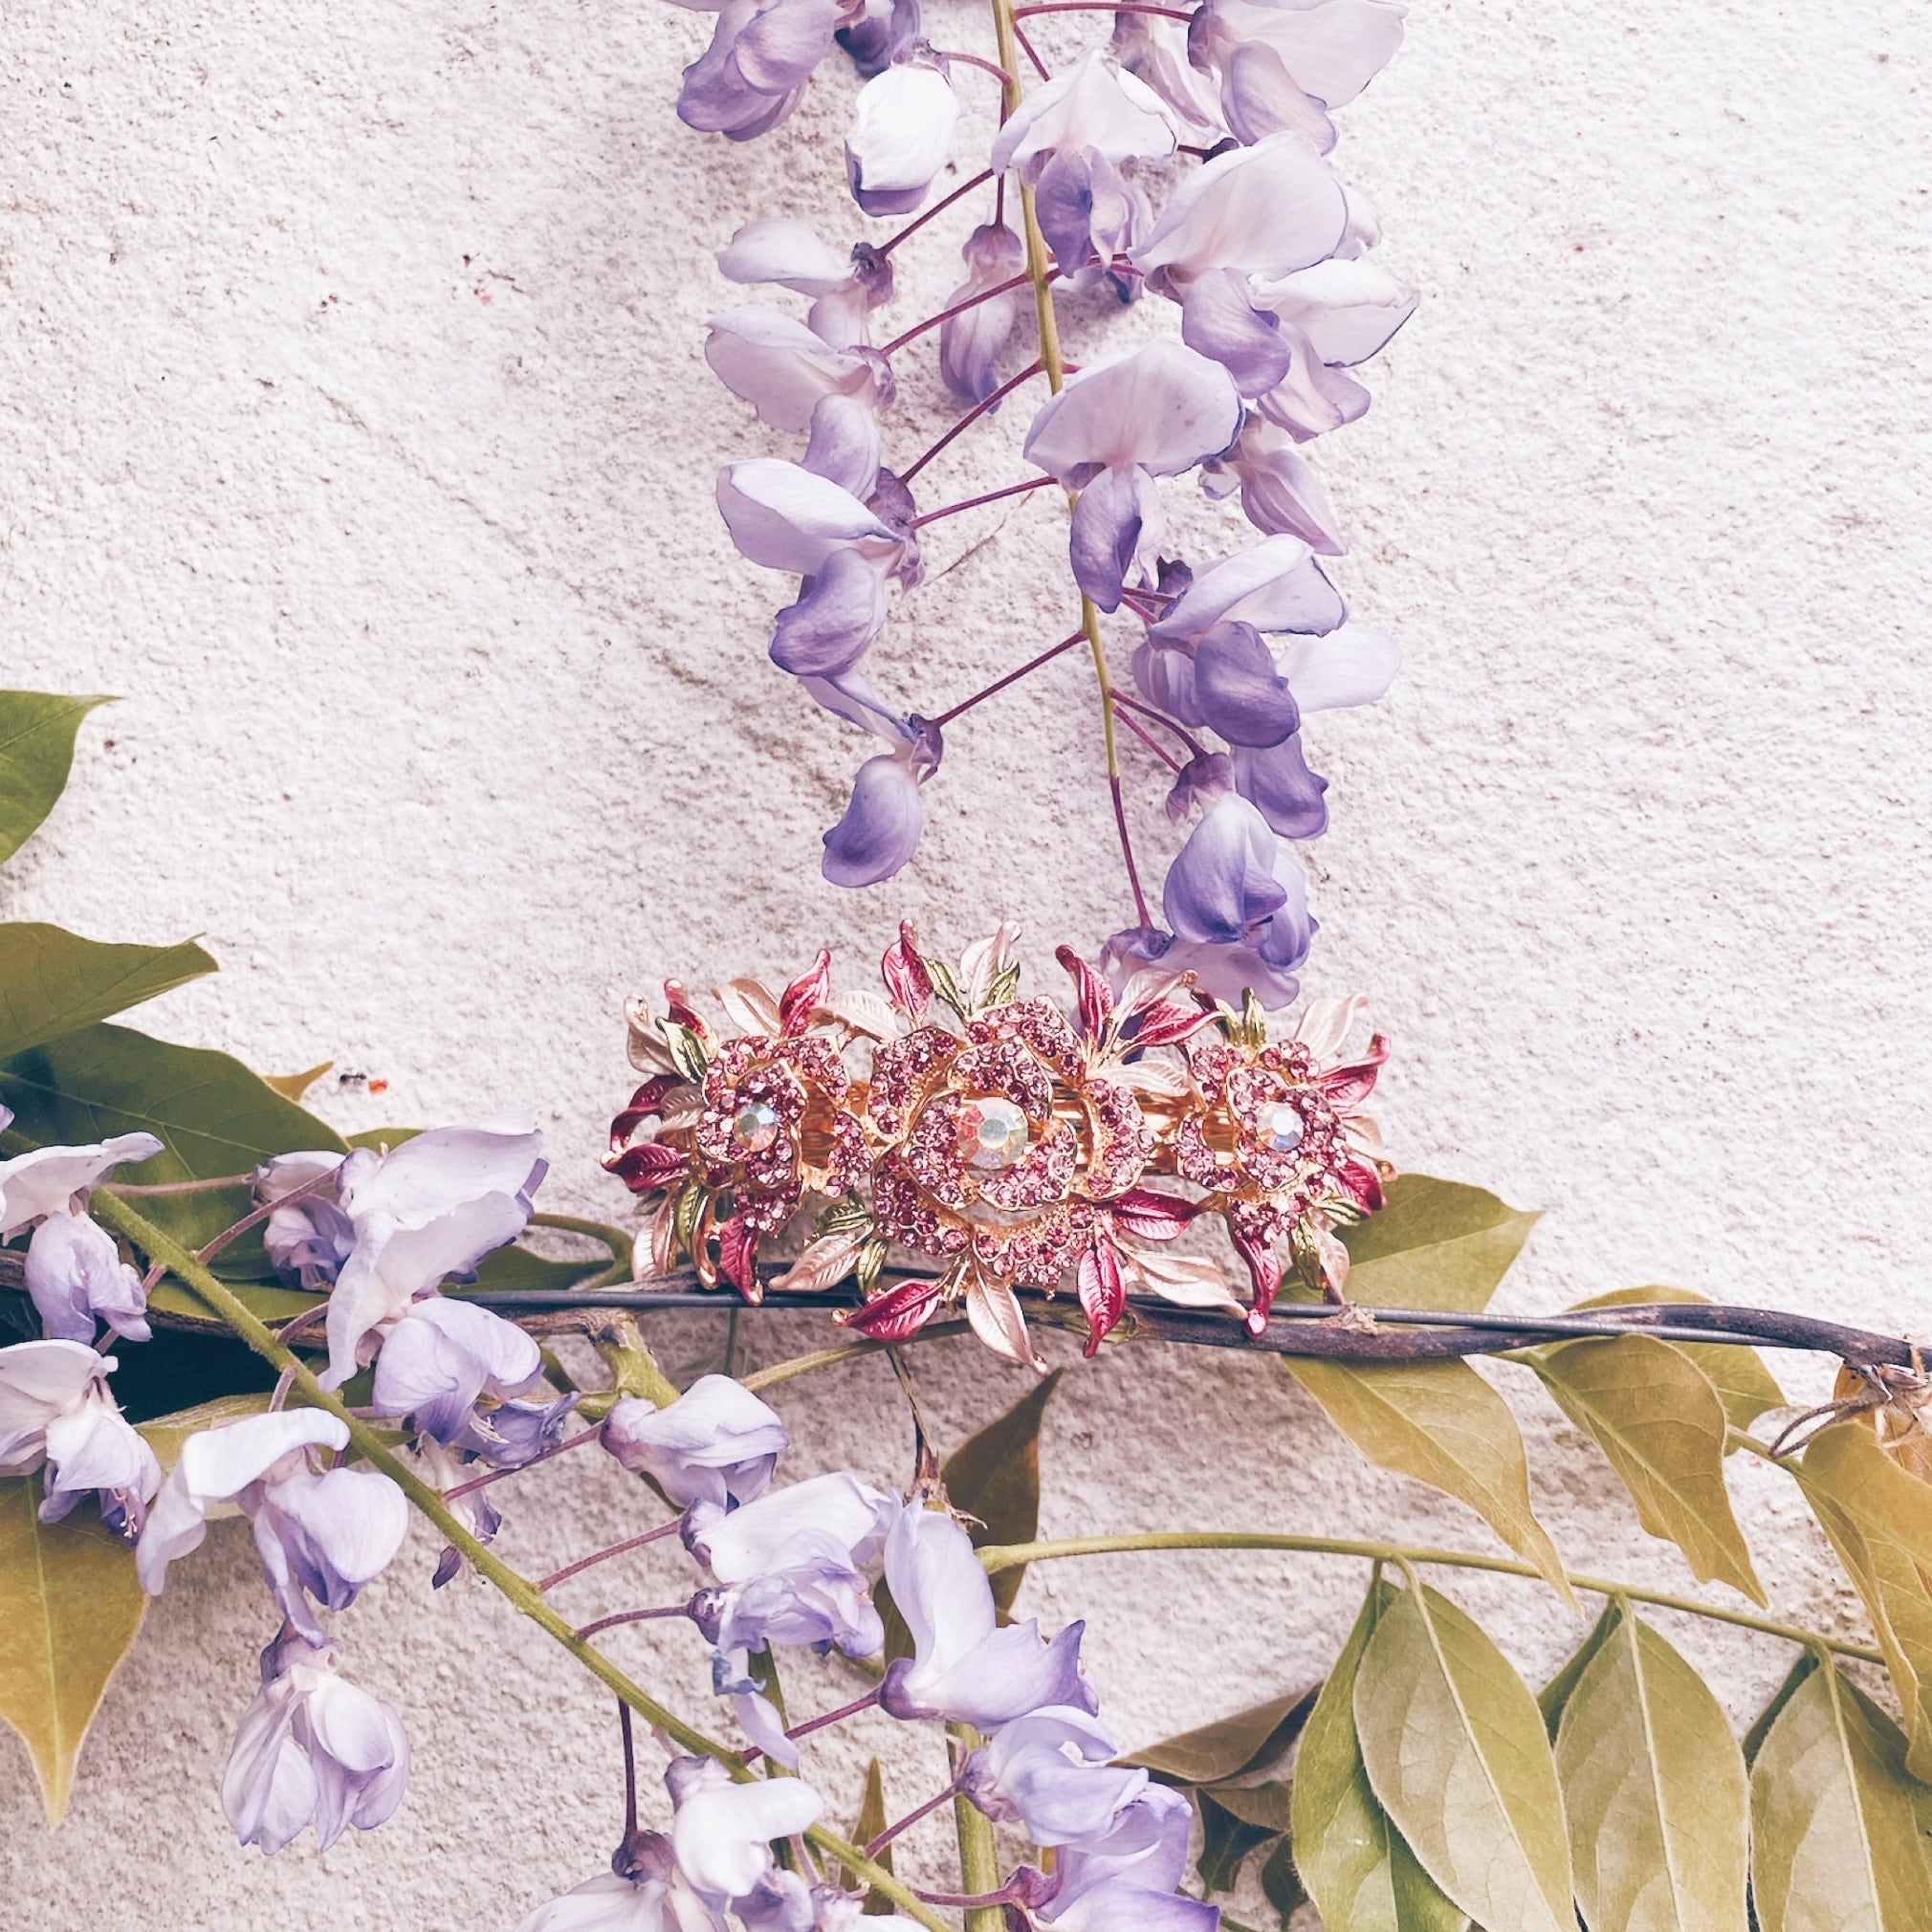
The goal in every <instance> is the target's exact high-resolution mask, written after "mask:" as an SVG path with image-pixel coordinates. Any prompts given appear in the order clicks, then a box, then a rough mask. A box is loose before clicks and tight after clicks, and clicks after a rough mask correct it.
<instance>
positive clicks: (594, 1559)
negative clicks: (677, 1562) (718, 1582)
mask: <svg viewBox="0 0 1932 1932" xmlns="http://www.w3.org/2000/svg"><path fill="white" fill-rule="evenodd" d="M525 1466H526V1467H527V1466H528V1465H527V1464H526V1465H525ZM451 1493H452V1494H453V1493H454V1492H453V1491H452V1492H451ZM683 1521H684V1518H683V1517H681V1516H674V1517H672V1519H671V1520H670V1522H669V1523H660V1524H659V1525H658V1526H657V1527H656V1528H655V1529H647V1530H646V1531H645V1532H644V1534H643V1535H642V1536H632V1537H627V1538H626V1540H625V1541H624V1542H622V1543H613V1544H612V1545H611V1546H610V1548H608V1549H595V1550H592V1551H591V1553H590V1554H589V1555H588V1556H580V1557H579V1558H578V1559H577V1561H576V1562H575V1563H566V1564H565V1565H564V1566H563V1568H562V1569H561V1570H552V1571H551V1572H550V1574H549V1575H548V1576H546V1577H544V1578H543V1580H542V1581H541V1582H540V1583H538V1586H537V1588H538V1590H539V1591H545V1590H552V1589H554V1588H555V1587H556V1586H557V1585H558V1584H560V1583H563V1582H565V1581H567V1580H568V1579H569V1578H571V1577H573V1576H577V1575H581V1574H582V1572H583V1571H584V1570H590V1569H593V1568H595V1567H596V1566H597V1565H598V1564H600V1563H607V1562H608V1561H609V1560H610V1559H611V1558H612V1557H613V1556H627V1555H628V1554H629V1553H630V1551H632V1550H633V1549H642V1548H644V1547H645V1545H646V1544H647V1543H658V1542H661V1541H662V1540H663V1539H664V1538H665V1537H667V1536H670V1535H672V1534H674V1533H675V1531H676V1530H677V1528H678V1526H679V1525H680V1524H681V1523H682V1522H683Z"/></svg>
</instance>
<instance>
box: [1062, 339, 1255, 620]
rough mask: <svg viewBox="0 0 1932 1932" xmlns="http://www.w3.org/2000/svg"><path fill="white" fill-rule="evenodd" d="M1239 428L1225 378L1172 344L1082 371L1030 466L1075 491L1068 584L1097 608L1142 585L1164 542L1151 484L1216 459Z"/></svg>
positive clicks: (1236, 403) (1234, 394) (1233, 392)
mask: <svg viewBox="0 0 1932 1932" xmlns="http://www.w3.org/2000/svg"><path fill="white" fill-rule="evenodd" d="M1240 421H1241V404H1240V393H1239V392H1238V391H1237V389H1236V387H1235V384H1234V382H1233V380H1232V378H1230V377H1229V375H1228V373H1227V371H1226V370H1225V369H1222V368H1221V367H1219V366H1218V364H1217V363H1215V362H1210V361H1209V360H1208V358H1207V357H1205V356H1201V355H1197V354H1196V352H1195V351H1194V350H1192V349H1190V348H1187V347H1185V346H1184V345H1183V344H1181V343H1179V342H1169V341H1155V342H1150V343H1149V344H1148V345H1147V346H1146V347H1145V348H1141V349H1136V350H1134V351H1133V352H1132V353H1131V354H1130V355H1126V356H1118V357H1115V358H1113V359H1112V360H1111V361H1109V362H1097V363H1094V364H1092V365H1091V366H1090V367H1088V368H1086V369H1083V370H1082V371H1081V372H1080V373H1079V375H1077V376H1075V377H1073V378H1072V380H1071V381H1069V382H1068V383H1067V384H1066V386H1065V388H1064V389H1063V390H1062V391H1061V392H1060V394H1059V395H1057V396H1055V397H1053V398H1052V399H1051V400H1050V401H1048V402H1047V403H1046V404H1045V405H1044V406H1043V408H1042V409H1041V410H1040V413H1039V414H1038V415H1037V416H1035V417H1034V419H1033V427H1032V428H1031V429H1030V430H1029V431H1028V432H1027V437H1026V458H1027V461H1028V462H1030V463H1035V464H1037V465H1038V466H1039V467H1040V468H1041V469H1043V470H1046V471H1049V472H1052V474H1053V475H1054V476H1056V477H1057V478H1058V479H1059V480H1060V481H1061V482H1062V483H1064V484H1065V485H1066V487H1067V488H1068V489H1069V490H1077V491H1079V492H1080V500H1079V502H1078V503H1077V504H1076V506H1075V508H1074V512H1073V527H1072V531H1071V534H1070V537H1069V539H1068V541H1069V554H1070V557H1071V560H1072V564H1073V576H1074V581H1075V582H1077V583H1078V584H1079V585H1080V587H1081V589H1082V590H1083V591H1085V592H1086V594H1087V596H1088V597H1090V598H1092V600H1093V601H1094V603H1095V604H1098V605H1099V606H1100V607H1101V608H1102V609H1103V610H1113V609H1116V608H1117V607H1118V606H1119V604H1120V601H1121V598H1122V596H1123V594H1124V592H1125V588H1126V586H1127V585H1128V584H1129V583H1130V582H1136V581H1139V580H1141V579H1142V578H1144V576H1145V575H1146V572H1147V569H1148V566H1149V564H1150V563H1151V561H1152V560H1153V555H1154V552H1155V551H1156V550H1157V549H1158V547H1159V544H1160V541H1161V538H1162V537H1163V535H1164V534H1165V521H1164V519H1163V517H1162V516H1161V509H1160V496H1159V493H1158V492H1157V491H1156V489H1155V488H1154V482H1153V479H1154V478H1155V477H1156V476H1175V475H1178V474H1179V473H1180V472H1182V471H1184V470H1191V469H1192V468H1193V467H1194V466H1195V465H1196V464H1197V463H1198V462H1200V461H1201V460H1202V459H1203V458H1204V457H1208V456H1215V455H1218V454H1219V453H1220V452H1221V451H1222V450H1225V449H1226V448H1227V447H1228V445H1229V444H1230V443H1232V442H1233V441H1234V439H1235V434H1236V432H1237V431H1238V430H1239V429H1240Z"/></svg>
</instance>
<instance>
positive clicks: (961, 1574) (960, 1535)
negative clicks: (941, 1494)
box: [886, 1503, 996, 1683]
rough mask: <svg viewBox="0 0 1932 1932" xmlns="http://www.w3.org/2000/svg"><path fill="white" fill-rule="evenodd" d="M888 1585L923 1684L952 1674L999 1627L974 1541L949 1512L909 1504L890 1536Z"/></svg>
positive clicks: (887, 1548) (896, 1520) (893, 1525)
mask: <svg viewBox="0 0 1932 1932" xmlns="http://www.w3.org/2000/svg"><path fill="white" fill-rule="evenodd" d="M886 1581H887V1583H888V1584H889V1586H890V1587H891V1592H892V1602H893V1605H894V1607H895V1608H896V1609H897V1611H898V1613H899V1614H900V1616H901V1617H902V1618H903V1619H904V1621H905V1624H906V1628H907V1629H908V1630H909V1631H910V1632H911V1636H912V1642H913V1646H914V1651H915V1657H916V1663H917V1667H918V1670H919V1672H920V1674H921V1679H920V1680H921V1682H922V1683H923V1682H924V1681H925V1679H926V1676H927V1675H928V1674H939V1673H943V1672H945V1671H947V1670H950V1669H951V1668H952V1666H953V1665H954V1664H955V1663H956V1662H957V1661H958V1659H959V1658H962V1657H964V1656H965V1655H966V1653H967V1652H968V1651H970V1650H971V1649H972V1648H973V1646H974V1645H975V1644H977V1643H978V1642H979V1641H980V1639H981V1638H982V1637H984V1636H988V1635H989V1634H990V1633H991V1632H992V1630H993V1628H994V1625H995V1622H996V1616H995V1612H994V1605H993V1586H992V1584H991V1583H989V1582H988V1581H987V1577H986V1570H985V1568H984V1566H983V1565H982V1564H981V1563H980V1561H979V1558H978V1556H977V1554H976V1553H975V1551H974V1548H973V1539H972V1538H971V1537H970V1536H968V1535H967V1533H966V1532H965V1530H964V1529H963V1528H961V1527H960V1526H959V1525H958V1523H957V1522H955V1520H954V1519H953V1518H952V1517H951V1516H949V1515H947V1514H946V1513H945V1512H944V1511H943V1510H935V1509H928V1508H926V1507H925V1505H924V1504H920V1503H908V1504H903V1505H902V1506H901V1507H900V1508H899V1511H898V1513H897V1515H896V1517H895V1518H894V1520H893V1522H892V1525H891V1527H890V1530H889V1534H888V1535H887V1538H886Z"/></svg>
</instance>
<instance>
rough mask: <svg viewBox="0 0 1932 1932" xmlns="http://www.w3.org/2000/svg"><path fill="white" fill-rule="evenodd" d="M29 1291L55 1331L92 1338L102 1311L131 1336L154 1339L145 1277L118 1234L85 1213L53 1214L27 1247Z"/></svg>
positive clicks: (65, 1337) (43, 1321)
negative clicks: (128, 1256)
mask: <svg viewBox="0 0 1932 1932" xmlns="http://www.w3.org/2000/svg"><path fill="white" fill-rule="evenodd" d="M25 1272H26V1279H27V1292H28V1294H29V1295H31V1296H32V1297H33V1306H34V1307H35V1309H36V1310H37V1311H38V1312H39V1315H40V1326H41V1327H42V1328H44V1329H45V1330H46V1332H47V1333H48V1334H50V1335H53V1336H55V1337H57V1338H58V1339H60V1340H62V1341H68V1342H91V1341H92V1340H93V1339H94V1325H95V1321H96V1318H97V1317H98V1318H99V1319H100V1320H101V1321H104V1322H105V1323H106V1324H107V1325H108V1327H109V1328H112V1329H113V1330H114V1332H115V1333H116V1334H117V1335H121V1336H124V1337H126V1338H127V1339H128V1340H129V1341H135V1342H144V1341H146V1340H147V1339H148V1334H149V1330H148V1326H147V1313H146V1311H147V1297H146V1295H145V1294H144V1293H143V1291H142V1286H141V1277H140V1275H139V1274H137V1273H136V1272H135V1270H134V1269H133V1268H131V1267H129V1266H128V1264H127V1263H126V1262H123V1261H122V1260H121V1250H120V1249H119V1248H117V1247H116V1246H115V1244H114V1237H113V1236H112V1235H110V1234H109V1233H108V1232H107V1231H106V1230H105V1229H104V1228H102V1227H100V1226H99V1225H98V1224H97V1223H96V1222H94V1221H92V1220H90V1219H89V1218H87V1216H85V1215H67V1214H58V1215H50V1216H49V1217H48V1218H47V1219H45V1220H44V1221H42V1222H41V1223H40V1225H39V1226H38V1227H37V1228H35V1229H34V1231H33V1240H32V1241H31V1242H30V1243H29V1244H28V1248H27V1265H26V1270H25Z"/></svg>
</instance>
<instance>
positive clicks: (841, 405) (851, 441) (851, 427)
mask: <svg viewBox="0 0 1932 1932" xmlns="http://www.w3.org/2000/svg"><path fill="white" fill-rule="evenodd" d="M799 460H800V462H801V463H802V464H803V466H804V467H805V468H806V469H807V470H809V471H811V472H812V473H813V474H814V475H815V476H823V477H825V478H826V479H828V480H829V481H831V482H833V483H836V484H837V485H838V486H839V488H840V489H841V490H849V491H850V492H851V494H853V495H854V496H856V497H858V498H859V500H860V501H861V502H864V501H865V499H866V498H867V497H868V496H869V495H871V494H872V490H873V486H874V485H875V484H876V483H877V482H878V480H879V413H878V410H877V408H876V407H875V406H873V403H872V401H871V399H870V397H869V396H868V395H866V394H858V395H850V396H848V395H845V394H844V393H843V392H841V391H834V392H833V393H832V394H830V395H828V396H822V397H821V398H820V399H819V401H818V403H817V404H816V405H815V406H814V407H813V409H812V420H811V434H810V436H809V438H808V439H807V441H806V443H805V453H804V454H803V456H801V458H800V459H799Z"/></svg>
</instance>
